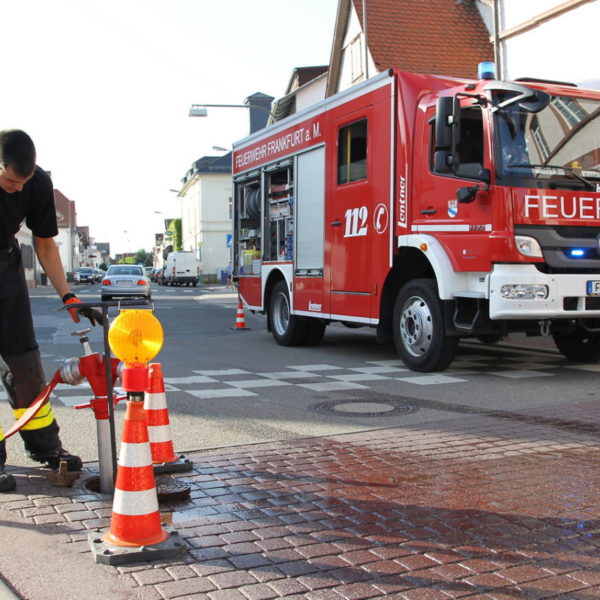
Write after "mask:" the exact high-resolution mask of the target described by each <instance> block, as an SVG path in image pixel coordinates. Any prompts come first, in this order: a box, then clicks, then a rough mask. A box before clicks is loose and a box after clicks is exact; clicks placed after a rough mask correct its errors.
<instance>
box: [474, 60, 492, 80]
mask: <svg viewBox="0 0 600 600" xmlns="http://www.w3.org/2000/svg"><path fill="white" fill-rule="evenodd" d="M477 77H478V79H496V65H495V64H494V63H493V62H489V61H486V62H480V63H479V64H478V65H477Z"/></svg>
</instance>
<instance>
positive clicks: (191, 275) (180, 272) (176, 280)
mask: <svg viewBox="0 0 600 600" xmlns="http://www.w3.org/2000/svg"><path fill="white" fill-rule="evenodd" d="M164 280H165V284H166V285H193V286H194V287H196V285H197V284H198V281H199V280H200V261H199V260H198V257H197V256H196V254H195V253H194V252H170V253H169V254H168V255H167V263H166V265H165V272H164Z"/></svg>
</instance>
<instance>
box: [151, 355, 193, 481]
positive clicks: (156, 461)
mask: <svg viewBox="0 0 600 600" xmlns="http://www.w3.org/2000/svg"><path fill="white" fill-rule="evenodd" d="M144 412H145V413H146V424H147V425H148V438H149V439H150V451H151V453H152V464H153V465H154V472H155V473H174V472H181V471H191V469H192V467H193V465H192V462H191V461H190V460H188V459H187V458H184V457H183V456H177V455H176V454H175V452H174V450H173V440H172V438H171V425H170V421H169V410H168V409H167V397H166V394H165V383H164V380H163V374H162V367H161V365H160V363H152V364H150V365H149V366H148V389H147V390H146V393H145V395H144Z"/></svg>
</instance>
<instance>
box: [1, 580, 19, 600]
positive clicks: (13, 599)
mask: <svg viewBox="0 0 600 600" xmlns="http://www.w3.org/2000/svg"><path fill="white" fill-rule="evenodd" d="M0 600H22V598H21V596H17V594H16V593H15V592H14V591H13V590H12V588H10V587H9V586H8V585H7V584H6V582H5V581H4V579H2V577H0Z"/></svg>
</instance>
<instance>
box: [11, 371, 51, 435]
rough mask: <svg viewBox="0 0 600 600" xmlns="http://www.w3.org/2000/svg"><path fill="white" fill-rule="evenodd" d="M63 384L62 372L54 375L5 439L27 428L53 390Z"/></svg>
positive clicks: (13, 425)
mask: <svg viewBox="0 0 600 600" xmlns="http://www.w3.org/2000/svg"><path fill="white" fill-rule="evenodd" d="M59 383H63V380H62V377H61V376H60V370H58V371H56V373H54V376H53V377H52V379H51V380H50V383H49V384H48V385H47V386H46V387H45V388H44V390H43V391H42V393H41V394H40V395H39V396H38V397H37V398H36V399H35V400H34V401H33V402H32V403H31V404H30V405H29V408H28V409H27V410H26V411H25V412H24V413H23V414H22V415H21V417H20V418H19V419H18V420H16V421H15V422H14V423H13V424H12V427H11V428H10V429H9V430H8V431H7V432H6V433H5V434H4V437H5V438H6V439H8V438H9V437H10V436H11V435H14V434H15V433H17V431H19V429H21V428H22V427H25V425H27V423H29V421H31V419H33V417H35V415H36V413H37V412H38V411H39V410H40V408H42V406H44V404H46V402H48V400H50V394H51V393H52V390H53V389H54V388H55V387H56V386H57V385H58V384H59Z"/></svg>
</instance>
